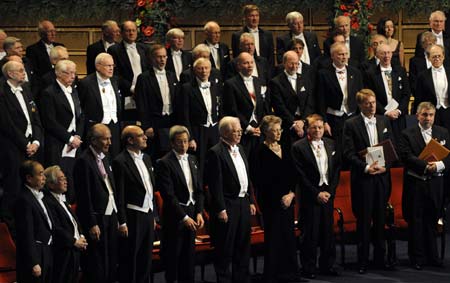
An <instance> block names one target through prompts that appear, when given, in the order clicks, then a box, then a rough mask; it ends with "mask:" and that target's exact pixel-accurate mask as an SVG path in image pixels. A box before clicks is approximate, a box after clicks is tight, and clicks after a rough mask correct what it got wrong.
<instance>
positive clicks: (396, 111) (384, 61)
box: [364, 44, 411, 140]
mask: <svg viewBox="0 0 450 283" xmlns="http://www.w3.org/2000/svg"><path fill="white" fill-rule="evenodd" d="M376 57H377V58H378V61H379V62H380V63H379V65H378V66H377V67H375V68H372V69H370V70H369V71H367V72H366V73H365V74H364V85H365V86H366V87H367V88H369V89H371V90H373V92H375V96H376V101H377V109H376V114H379V115H384V116H386V117H387V118H388V119H389V120H390V122H391V127H392V131H393V134H394V138H395V139H396V140H399V139H400V135H401V131H402V130H403V129H405V128H406V118H405V115H407V114H408V104H409V97H410V96H411V89H410V87H409V81H408V76H407V75H406V70H405V69H404V68H403V67H401V66H400V65H398V64H397V65H392V64H391V60H392V48H391V47H390V46H389V45H388V44H381V45H379V46H378V47H377V51H376Z"/></svg>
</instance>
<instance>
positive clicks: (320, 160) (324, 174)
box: [311, 140, 328, 187]
mask: <svg viewBox="0 0 450 283" xmlns="http://www.w3.org/2000/svg"><path fill="white" fill-rule="evenodd" d="M311 149H312V150H313V152H314V158H315V159H316V164H317V167H318V168H319V175H320V180H319V184H318V185H319V187H320V186H322V185H323V184H325V185H327V186H328V155H327V151H326V150H325V146H324V144H323V141H322V140H320V141H311Z"/></svg>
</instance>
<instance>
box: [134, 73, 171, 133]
mask: <svg viewBox="0 0 450 283" xmlns="http://www.w3.org/2000/svg"><path fill="white" fill-rule="evenodd" d="M166 77H167V83H168V84H169V90H170V94H169V95H170V99H171V102H172V107H173V109H174V108H175V107H174V104H175V94H176V90H177V85H178V80H177V77H176V75H175V73H173V72H171V71H166ZM135 93H136V107H137V111H138V118H139V121H141V123H142V128H143V129H144V130H145V129H148V128H153V127H157V128H158V125H157V124H155V119H156V118H159V117H162V109H163V100H162V96H161V90H160V89H159V84H158V80H157V79H156V75H155V71H154V70H153V68H151V69H149V70H148V71H146V72H144V73H142V74H140V75H139V77H138V79H137V82H136V91H135ZM174 110H175V109H174Z"/></svg>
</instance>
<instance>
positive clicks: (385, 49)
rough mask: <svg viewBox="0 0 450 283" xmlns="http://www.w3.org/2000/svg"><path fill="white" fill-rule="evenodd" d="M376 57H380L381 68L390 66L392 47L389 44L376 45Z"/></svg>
mask: <svg viewBox="0 0 450 283" xmlns="http://www.w3.org/2000/svg"><path fill="white" fill-rule="evenodd" d="M376 55H377V58H378V59H380V65H381V66H382V67H383V68H388V67H390V66H391V60H392V48H391V47H390V46H389V44H381V45H379V46H378V47H377V53H376Z"/></svg>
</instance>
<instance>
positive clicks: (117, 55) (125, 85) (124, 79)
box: [108, 41, 148, 96]
mask: <svg viewBox="0 0 450 283" xmlns="http://www.w3.org/2000/svg"><path fill="white" fill-rule="evenodd" d="M136 49H137V51H138V53H139V56H140V57H141V69H142V72H145V71H146V70H147V69H148V68H147V65H148V64H147V46H146V45H144V44H143V43H140V42H136ZM108 53H109V54H111V56H112V57H113V59H114V64H115V65H116V66H115V67H114V75H115V76H117V77H118V78H119V89H120V91H121V93H122V96H130V95H131V92H130V88H131V83H132V82H133V76H134V75H133V69H132V68H131V61H130V59H129V58H128V54H127V48H126V47H125V43H124V42H123V41H122V42H121V43H118V44H114V45H113V46H111V47H110V48H108Z"/></svg>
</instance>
